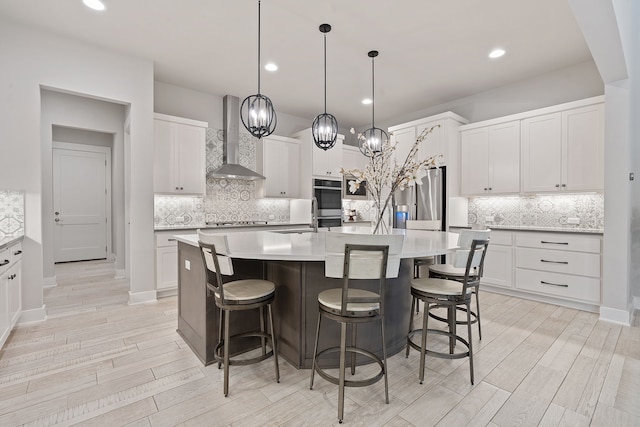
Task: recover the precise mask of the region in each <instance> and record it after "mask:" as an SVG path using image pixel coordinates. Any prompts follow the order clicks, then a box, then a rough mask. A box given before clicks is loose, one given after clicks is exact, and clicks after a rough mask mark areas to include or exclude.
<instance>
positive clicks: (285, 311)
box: [175, 226, 457, 368]
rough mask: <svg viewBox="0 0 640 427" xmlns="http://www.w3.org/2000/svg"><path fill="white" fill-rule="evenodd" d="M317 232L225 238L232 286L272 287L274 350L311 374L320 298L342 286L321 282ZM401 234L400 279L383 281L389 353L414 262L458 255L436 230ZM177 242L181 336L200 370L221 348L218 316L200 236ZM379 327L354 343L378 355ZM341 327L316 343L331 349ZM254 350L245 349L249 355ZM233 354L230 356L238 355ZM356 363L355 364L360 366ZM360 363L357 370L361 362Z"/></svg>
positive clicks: (402, 341) (244, 323)
mask: <svg viewBox="0 0 640 427" xmlns="http://www.w3.org/2000/svg"><path fill="white" fill-rule="evenodd" d="M333 230H340V231H343V232H353V233H357V232H361V233H367V234H369V233H370V232H371V227H370V226H366V227H356V226H347V227H340V228H334V229H333ZM328 232H329V231H327V230H324V229H321V231H319V232H318V233H312V232H303V233H297V232H293V233H279V232H278V231H277V230H275V231H258V232H255V231H252V232H234V233H229V234H228V241H229V249H230V256H231V257H232V258H233V267H234V273H235V274H234V275H233V276H232V277H230V278H229V280H239V279H246V278H264V279H266V280H270V281H272V282H273V283H275V285H276V298H275V301H274V304H273V311H274V317H275V324H276V329H277V335H278V340H279V343H278V350H279V353H280V355H281V356H282V357H284V358H285V359H286V360H288V361H289V362H290V363H291V364H292V365H293V366H295V367H297V368H310V367H311V360H312V357H313V344H314V338H315V330H316V329H315V328H316V324H317V321H318V300H317V296H318V294H319V293H320V292H322V291H323V290H326V289H331V288H337V287H340V286H341V282H340V280H339V279H332V278H327V277H325V274H324V258H325V237H326V235H327V233H328ZM394 232H395V233H399V234H404V235H405V239H404V243H403V250H402V253H401V257H402V258H403V259H401V261H400V270H399V273H398V277H397V278H390V279H387V280H386V290H385V295H384V298H385V311H386V313H387V314H386V316H385V340H386V343H387V345H386V347H387V354H389V355H392V354H395V353H398V352H400V351H402V350H403V349H404V348H405V347H406V342H407V338H406V337H407V330H408V328H409V318H410V316H411V315H412V313H411V292H410V287H411V279H412V278H413V258H414V257H417V256H420V257H421V256H429V255H439V254H444V253H446V252H447V251H449V250H452V249H455V248H456V244H457V235H456V234H454V233H445V232H439V231H422V230H394ZM175 238H176V240H177V241H178V268H179V274H178V277H179V280H178V333H179V334H180V335H181V336H182V337H183V338H184V340H185V342H186V343H187V344H188V345H189V347H190V348H191V349H192V350H193V352H194V353H195V354H196V355H197V356H198V358H199V359H200V360H201V361H202V363H204V364H205V365H207V364H210V363H214V362H215V356H214V351H215V346H216V344H217V342H218V322H219V310H218V307H217V306H216V305H215V300H214V298H213V296H211V295H207V291H206V285H205V273H204V266H203V264H202V255H201V253H200V248H199V246H198V237H197V236H196V235H195V234H191V235H176V236H175ZM359 286H361V287H363V288H365V289H369V290H372V291H375V290H377V286H378V282H377V281H375V280H367V281H362V282H361V283H359ZM258 325H259V323H258V316H255V317H252V315H251V313H247V314H243V316H242V317H236V318H235V319H234V320H233V322H232V324H231V327H232V331H231V334H232V335H233V334H237V333H241V332H243V331H246V330H249V329H250V328H252V327H257V326H258ZM379 331H380V329H379V324H377V323H373V324H364V325H361V326H359V327H358V341H359V342H360V344H361V345H363V346H364V347H366V348H370V349H372V350H373V351H374V352H375V353H377V354H378V355H380V354H381V350H380V345H379V336H380V335H379V333H380V332H379ZM338 335H339V326H338V325H333V324H328V325H327V328H323V331H322V332H321V337H320V341H321V342H331V341H333V342H335V337H336V336H338ZM252 345H256V344H255V343H253V344H252V343H247V344H245V346H246V348H252ZM237 350H238V349H234V351H237ZM358 360H359V359H358ZM358 363H360V362H359V361H358ZM327 365H331V366H338V359H337V357H336V358H334V359H331V358H328V360H327Z"/></svg>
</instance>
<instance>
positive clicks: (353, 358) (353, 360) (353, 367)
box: [351, 323, 358, 375]
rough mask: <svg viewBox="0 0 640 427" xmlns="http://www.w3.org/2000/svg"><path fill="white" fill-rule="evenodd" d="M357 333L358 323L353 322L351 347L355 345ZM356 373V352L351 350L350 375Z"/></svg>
mask: <svg viewBox="0 0 640 427" xmlns="http://www.w3.org/2000/svg"><path fill="white" fill-rule="evenodd" d="M357 333H358V325H357V324H355V323H353V324H352V325H351V347H354V348H355V346H356V335H357ZM355 374H356V354H355V353H354V352H351V375H355Z"/></svg>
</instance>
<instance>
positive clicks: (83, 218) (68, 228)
mask: <svg viewBox="0 0 640 427" xmlns="http://www.w3.org/2000/svg"><path fill="white" fill-rule="evenodd" d="M52 157H53V183H52V184H53V212H52V215H51V218H52V221H53V227H54V234H53V236H54V239H53V240H54V242H53V243H54V251H53V255H54V262H55V263H59V262H69V261H83V260H92V259H106V258H107V256H108V254H110V253H111V247H110V246H111V149H110V148H109V147H100V146H92V145H83V144H74V143H63V142H54V143H53V154H52Z"/></svg>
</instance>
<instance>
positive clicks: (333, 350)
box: [315, 347, 384, 387]
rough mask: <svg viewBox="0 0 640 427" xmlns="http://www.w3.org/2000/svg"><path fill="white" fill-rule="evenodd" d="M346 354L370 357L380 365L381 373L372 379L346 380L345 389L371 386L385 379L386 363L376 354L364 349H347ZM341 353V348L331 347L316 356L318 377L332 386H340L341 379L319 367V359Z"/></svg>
mask: <svg viewBox="0 0 640 427" xmlns="http://www.w3.org/2000/svg"><path fill="white" fill-rule="evenodd" d="M345 350H346V352H347V353H358V354H361V355H363V356H366V357H368V358H369V359H371V360H373V361H374V362H376V363H377V364H378V365H380V371H379V372H378V373H377V374H376V375H374V376H372V377H370V378H365V379H362V380H347V379H345V381H344V385H345V387H365V386H368V385H371V384H375V383H377V382H378V381H380V380H381V379H382V378H383V377H384V363H383V362H382V359H380V358H379V357H378V356H376V355H375V354H373V353H372V352H370V351H367V350H364V349H362V348H357V347H346V349H345ZM339 352H340V347H329V348H327V349H324V350H322V351H320V352H318V354H317V355H316V364H315V366H316V369H315V371H316V372H317V373H318V375H320V376H321V377H322V378H324V379H325V380H327V381H329V382H330V383H332V384H340V379H339V378H337V377H334V376H333V375H330V374H328V373H326V372H325V371H324V370H323V369H322V368H321V367H320V366H318V361H317V360H318V359H319V358H320V357H321V356H322V355H325V354H329V353H339Z"/></svg>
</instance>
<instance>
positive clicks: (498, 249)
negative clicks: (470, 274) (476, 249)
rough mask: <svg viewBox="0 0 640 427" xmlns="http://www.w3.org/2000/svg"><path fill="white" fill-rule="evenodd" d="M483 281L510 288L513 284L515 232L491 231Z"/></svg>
mask: <svg viewBox="0 0 640 427" xmlns="http://www.w3.org/2000/svg"><path fill="white" fill-rule="evenodd" d="M482 282H483V283H487V284H491V285H494V286H501V287H505V288H510V287H511V286H512V284H513V233H512V232H510V231H491V237H490V241H489V249H488V250H487V255H486V256H485V259H484V270H483V274H482Z"/></svg>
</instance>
